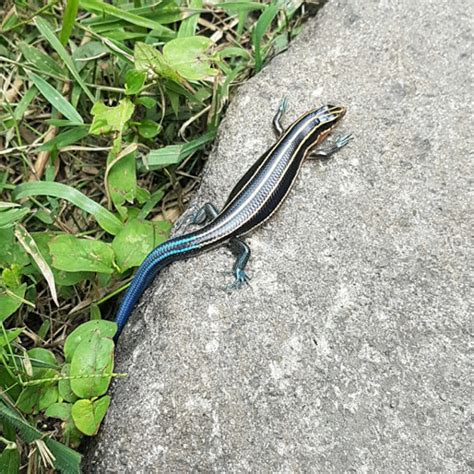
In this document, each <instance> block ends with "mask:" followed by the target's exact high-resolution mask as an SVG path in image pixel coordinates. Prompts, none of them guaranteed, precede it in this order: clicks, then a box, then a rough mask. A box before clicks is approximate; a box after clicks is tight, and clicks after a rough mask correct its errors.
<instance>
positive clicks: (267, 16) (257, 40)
mask: <svg viewBox="0 0 474 474" xmlns="http://www.w3.org/2000/svg"><path fill="white" fill-rule="evenodd" d="M277 13H278V5H277V4H275V3H272V4H271V5H269V6H268V7H267V9H266V10H265V11H264V12H263V13H262V14H261V15H260V18H259V19H258V21H257V23H256V24H255V27H254V29H253V32H252V43H253V47H254V50H255V71H256V72H259V71H260V70H261V69H262V67H263V59H264V58H263V55H262V40H263V37H264V36H265V33H266V32H267V30H268V28H269V27H270V25H271V24H272V21H273V19H274V18H275V16H276V15H277Z"/></svg>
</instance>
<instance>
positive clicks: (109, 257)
mask: <svg viewBox="0 0 474 474" xmlns="http://www.w3.org/2000/svg"><path fill="white" fill-rule="evenodd" d="M49 251H50V253H51V257H52V258H53V262H52V266H53V267H54V268H57V269H59V270H64V271H67V272H83V271H84V272H100V273H112V272H113V271H114V253H113V251H112V249H111V246H110V244H107V243H105V242H101V241H98V240H88V239H78V238H77V237H75V236H73V235H58V236H57V237H54V238H53V239H52V240H51V241H50V242H49Z"/></svg>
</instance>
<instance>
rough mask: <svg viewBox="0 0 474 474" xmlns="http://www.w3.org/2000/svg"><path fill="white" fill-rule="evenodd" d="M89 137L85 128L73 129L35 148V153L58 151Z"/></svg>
mask: <svg viewBox="0 0 474 474" xmlns="http://www.w3.org/2000/svg"><path fill="white" fill-rule="evenodd" d="M87 135H89V130H88V129H87V127H74V128H70V129H69V130H66V131H64V132H61V133H60V134H59V135H57V136H56V137H54V138H53V139H51V140H49V141H47V142H46V143H43V145H41V146H40V147H38V148H36V151H38V152H39V151H52V150H54V149H57V150H60V149H61V148H63V147H65V146H68V145H72V144H73V143H76V142H78V141H80V140H82V139H83V138H84V137H87Z"/></svg>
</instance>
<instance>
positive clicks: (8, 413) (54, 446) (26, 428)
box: [0, 400, 82, 474]
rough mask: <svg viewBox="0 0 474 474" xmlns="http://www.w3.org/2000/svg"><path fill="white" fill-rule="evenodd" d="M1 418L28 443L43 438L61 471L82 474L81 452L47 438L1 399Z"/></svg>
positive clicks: (55, 464)
mask: <svg viewBox="0 0 474 474" xmlns="http://www.w3.org/2000/svg"><path fill="white" fill-rule="evenodd" d="M0 420H2V422H3V423H6V424H8V425H10V426H13V427H14V428H15V430H16V431H18V433H19V435H20V437H21V438H22V439H23V440H24V441H25V442H27V443H32V442H34V441H36V440H41V439H43V441H44V443H45V444H46V446H47V447H48V448H49V450H50V451H51V453H52V454H53V456H54V457H55V460H54V466H55V467H56V469H58V470H59V471H60V472H63V473H70V474H76V473H77V474H80V472H81V469H80V465H81V458H82V456H81V455H80V454H79V453H77V452H76V451H73V450H72V449H70V448H68V447H67V446H64V445H63V444H61V443H58V442H57V441H55V440H53V439H51V438H45V437H44V435H43V433H42V432H41V431H39V430H38V429H36V428H35V427H34V426H31V425H30V424H29V423H28V422H27V421H26V420H25V419H24V418H23V417H22V416H21V414H20V413H19V412H17V411H16V410H15V409H14V408H12V407H11V406H10V405H9V404H7V402H5V401H3V400H0Z"/></svg>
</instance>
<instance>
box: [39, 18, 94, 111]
mask: <svg viewBox="0 0 474 474" xmlns="http://www.w3.org/2000/svg"><path fill="white" fill-rule="evenodd" d="M35 24H36V27H37V28H38V30H39V31H40V33H41V34H42V35H43V36H44V37H45V38H46V39H47V40H48V42H49V44H50V45H51V46H52V47H53V49H54V50H55V51H56V52H57V53H58V54H59V57H60V58H61V59H62V61H63V62H64V64H65V65H66V67H67V68H68V69H69V71H70V73H71V74H72V76H73V77H74V79H76V81H77V83H78V84H79V85H80V86H81V88H82V90H83V91H84V92H85V94H86V95H87V97H88V98H89V99H90V100H91V101H92V102H95V99H94V96H93V95H92V93H91V91H90V90H89V88H88V87H87V86H86V83H85V82H84V81H83V80H82V77H81V76H80V75H79V73H78V72H77V69H76V66H75V65H74V62H73V61H72V59H71V56H69V54H68V52H67V51H66V50H65V49H64V46H63V45H62V44H61V41H59V39H58V38H57V36H56V35H55V34H54V32H53V30H52V29H51V27H50V26H49V23H48V22H47V21H46V20H44V19H43V18H41V17H36V18H35Z"/></svg>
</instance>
